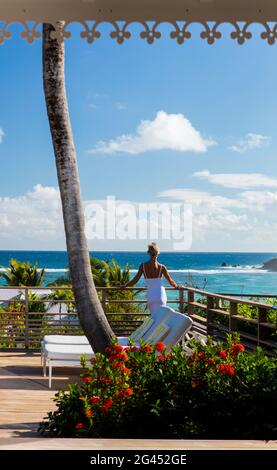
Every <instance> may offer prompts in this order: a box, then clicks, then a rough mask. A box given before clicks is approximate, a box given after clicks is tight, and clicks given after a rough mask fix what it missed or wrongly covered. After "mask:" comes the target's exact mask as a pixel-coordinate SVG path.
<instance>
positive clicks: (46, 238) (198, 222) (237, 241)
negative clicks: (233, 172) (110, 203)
mask: <svg viewBox="0 0 277 470" xmlns="http://www.w3.org/2000/svg"><path fill="white" fill-rule="evenodd" d="M158 197H159V198H163V199H164V201H163V202H165V203H167V202H168V201H170V202H173V203H175V202H176V201H177V202H182V201H183V202H184V203H186V204H191V206H192V214H193V219H192V220H193V245H192V249H194V250H203V251H209V250H214V251H228V250H237V251H239V250H241V251H244V250H245V251H251V250H252V251H274V249H275V248H274V247H275V246H276V230H277V211H276V210H275V208H276V206H277V190H276V191H275V190H272V191H263V190H256V191H250V190H249V191H241V192H238V193H237V194H235V195H234V196H233V197H225V196H222V195H219V194H216V193H215V194H212V193H211V192H208V191H201V190H197V189H187V188H181V189H174V188H173V189H168V190H165V191H161V192H160V193H159V194H158ZM92 202H93V203H96V204H98V205H101V206H102V207H103V209H104V210H106V204H107V201H106V200H103V201H99V200H96V201H89V200H87V201H84V207H85V208H87V207H88V206H89V205H90V204H91V203H92ZM122 202H123V201H116V203H122ZM124 202H125V203H126V205H128V204H131V206H132V208H134V207H137V205H138V202H139V201H138V202H134V201H124ZM149 203H153V201H150V202H147V203H146V204H149ZM154 203H156V204H157V199H156V202H154ZM151 223H152V224H154V223H155V221H153V220H151ZM136 224H137V221H136V219H134V226H135V225H136ZM89 243H90V244H91V248H93V249H97V250H101V249H102V250H107V249H110V250H115V249H118V250H128V249H140V250H143V249H144V248H145V244H146V240H145V239H142V240H134V241H130V240H124V241H121V240H108V241H107V240H92V241H89ZM166 243H168V244H167V245H166ZM0 246H1V247H2V249H33V250H35V249H46V250H49V249H64V248H65V238H64V227H63V218H62V211H61V202H60V195H59V190H58V189H57V188H54V187H45V186H42V185H41V184H38V185H36V186H35V187H34V188H33V189H32V190H31V191H29V192H27V193H26V194H23V195H20V196H17V197H0ZM162 247H163V249H169V250H170V249H172V242H171V241H170V240H168V242H164V243H162Z"/></svg>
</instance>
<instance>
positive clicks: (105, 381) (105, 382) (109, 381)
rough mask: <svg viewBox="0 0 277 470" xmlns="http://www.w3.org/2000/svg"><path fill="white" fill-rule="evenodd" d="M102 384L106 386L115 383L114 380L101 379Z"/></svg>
mask: <svg viewBox="0 0 277 470" xmlns="http://www.w3.org/2000/svg"><path fill="white" fill-rule="evenodd" d="M100 382H102V383H104V384H111V383H113V381H112V379H109V378H108V377H101V379H100Z"/></svg>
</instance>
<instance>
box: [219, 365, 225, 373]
mask: <svg viewBox="0 0 277 470" xmlns="http://www.w3.org/2000/svg"><path fill="white" fill-rule="evenodd" d="M218 372H219V373H220V374H225V364H220V366H219V367H218Z"/></svg>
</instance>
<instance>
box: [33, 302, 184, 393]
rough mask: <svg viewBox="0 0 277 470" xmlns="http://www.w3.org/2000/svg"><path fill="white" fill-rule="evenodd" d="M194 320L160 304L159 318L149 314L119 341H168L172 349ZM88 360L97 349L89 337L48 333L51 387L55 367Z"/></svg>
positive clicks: (45, 357) (45, 353) (45, 349)
mask: <svg viewBox="0 0 277 470" xmlns="http://www.w3.org/2000/svg"><path fill="white" fill-rule="evenodd" d="M191 325H192V320H191V319H190V318H189V317H187V316H186V315H183V314H181V313H177V312H175V311H174V310H173V309H171V308H169V307H160V309H159V311H158V312H157V314H156V315H155V317H148V318H147V319H146V320H144V322H143V323H142V325H141V326H140V327H139V328H137V330H135V331H134V332H133V333H132V335H131V336H129V337H122V336H121V337H118V338H117V340H118V343H119V344H121V345H122V346H124V347H126V346H128V345H129V344H130V342H132V343H133V344H135V345H137V346H139V344H140V342H141V341H142V342H144V343H147V344H155V343H157V342H159V341H162V342H164V343H165V345H166V346H167V348H168V349H170V348H171V347H172V346H173V345H174V344H176V343H177V342H178V341H179V340H180V339H181V338H182V337H183V336H184V334H185V333H186V332H187V331H188V330H189V329H190V328H191ZM84 353H85V354H86V355H87V358H88V360H90V359H91V358H92V357H93V356H94V352H93V350H92V348H91V346H90V344H89V342H88V340H87V338H86V337H85V336H62V335H61V336H60V335H47V336H45V337H44V339H43V341H42V342H41V357H42V363H43V375H44V376H46V366H48V369H49V388H51V385H52V368H53V366H80V359H81V355H82V354H84Z"/></svg>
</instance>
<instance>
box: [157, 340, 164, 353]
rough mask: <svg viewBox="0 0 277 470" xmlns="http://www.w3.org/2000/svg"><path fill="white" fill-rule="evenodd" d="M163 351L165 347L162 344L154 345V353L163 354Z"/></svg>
mask: <svg viewBox="0 0 277 470" xmlns="http://www.w3.org/2000/svg"><path fill="white" fill-rule="evenodd" d="M165 349H166V346H165V344H164V343H161V342H159V343H157V344H156V351H158V352H163V351H164V350H165Z"/></svg>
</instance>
